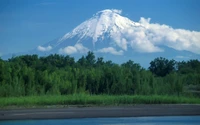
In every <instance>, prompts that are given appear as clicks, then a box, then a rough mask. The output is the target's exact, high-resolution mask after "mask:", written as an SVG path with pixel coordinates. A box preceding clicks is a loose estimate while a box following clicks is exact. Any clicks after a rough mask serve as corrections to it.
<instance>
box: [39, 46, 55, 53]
mask: <svg viewBox="0 0 200 125" xmlns="http://www.w3.org/2000/svg"><path fill="white" fill-rule="evenodd" d="M37 49H38V50H39V51H42V52H46V51H50V50H51V49H52V47H51V46H47V47H43V46H38V47H37Z"/></svg>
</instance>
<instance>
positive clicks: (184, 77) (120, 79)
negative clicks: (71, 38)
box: [0, 52, 200, 98]
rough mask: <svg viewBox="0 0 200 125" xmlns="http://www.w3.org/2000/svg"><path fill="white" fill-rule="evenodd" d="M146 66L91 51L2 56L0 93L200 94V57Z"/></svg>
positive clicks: (11, 95)
mask: <svg viewBox="0 0 200 125" xmlns="http://www.w3.org/2000/svg"><path fill="white" fill-rule="evenodd" d="M149 64H150V66H149V68H148V69H145V68H143V67H141V66H140V64H138V63H135V62H134V61H132V60H129V61H127V62H124V63H122V64H116V63H113V62H112V61H104V59H103V58H102V57H98V58H96V57H95V55H94V53H93V52H88V53H87V55H85V56H82V57H81V58H80V59H78V60H77V61H75V59H74V57H70V56H68V55H67V56H64V55H58V54H52V55H49V56H46V57H39V56H38V55H22V56H16V57H12V58H10V59H8V60H2V59H0V97H2V98H3V97H22V96H46V95H52V96H55V95H73V94H86V95H113V96H114V95H147V96H149V95H169V96H188V97H190V96H195V97H198V96H199V95H200V94H199V92H200V61H199V60H189V61H182V62H177V61H175V60H168V59H166V58H162V57H158V58H155V59H154V60H152V61H151V62H149Z"/></svg>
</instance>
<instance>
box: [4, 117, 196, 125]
mask: <svg viewBox="0 0 200 125" xmlns="http://www.w3.org/2000/svg"><path fill="white" fill-rule="evenodd" d="M160 124H162V125H200V116H165V117H130V118H84V119H57V120H15V121H1V122H0V125H160Z"/></svg>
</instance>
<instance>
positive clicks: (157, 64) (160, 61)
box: [149, 57, 175, 77]
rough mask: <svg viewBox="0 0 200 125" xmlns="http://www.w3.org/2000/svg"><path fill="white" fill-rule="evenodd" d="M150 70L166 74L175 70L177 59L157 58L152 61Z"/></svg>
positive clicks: (161, 74) (158, 73) (154, 72)
mask: <svg viewBox="0 0 200 125" xmlns="http://www.w3.org/2000/svg"><path fill="white" fill-rule="evenodd" d="M149 70H150V71H151V72H152V73H153V74H155V75H157V76H161V77H163V76H166V75H167V74H169V73H171V72H173V71H174V70H175V60H168V59H165V58H163V57H160V58H156V59H154V60H153V61H151V62H150V67H149Z"/></svg>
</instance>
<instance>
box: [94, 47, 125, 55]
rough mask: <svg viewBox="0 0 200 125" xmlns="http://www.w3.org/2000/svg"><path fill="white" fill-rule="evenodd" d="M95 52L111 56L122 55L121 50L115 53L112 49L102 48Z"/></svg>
mask: <svg viewBox="0 0 200 125" xmlns="http://www.w3.org/2000/svg"><path fill="white" fill-rule="evenodd" d="M97 52H100V53H111V54H113V55H123V50H120V51H117V50H116V49H115V48H113V47H108V48H102V49H100V50H98V51H97Z"/></svg>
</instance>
